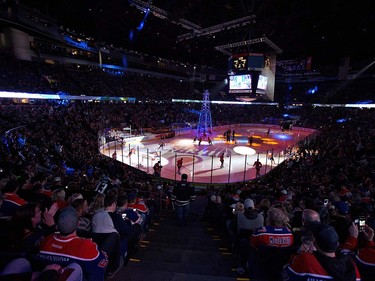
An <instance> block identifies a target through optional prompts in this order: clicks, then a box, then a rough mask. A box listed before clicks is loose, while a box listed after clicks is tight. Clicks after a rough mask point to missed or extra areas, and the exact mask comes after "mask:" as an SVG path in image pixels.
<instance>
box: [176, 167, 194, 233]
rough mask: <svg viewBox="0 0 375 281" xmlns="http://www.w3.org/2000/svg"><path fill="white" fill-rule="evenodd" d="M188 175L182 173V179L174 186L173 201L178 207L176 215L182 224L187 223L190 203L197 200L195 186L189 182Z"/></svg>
mask: <svg viewBox="0 0 375 281" xmlns="http://www.w3.org/2000/svg"><path fill="white" fill-rule="evenodd" d="M187 179H188V175H187V174H182V176H181V181H180V182H179V183H178V184H177V185H176V186H175V187H174V189H173V192H172V202H173V203H174V206H175V208H176V215H177V219H178V222H179V225H180V226H185V225H186V223H187V222H186V220H187V217H188V215H189V205H190V202H191V201H194V200H195V197H196V195H195V191H194V187H193V186H190V184H189V183H188V182H187Z"/></svg>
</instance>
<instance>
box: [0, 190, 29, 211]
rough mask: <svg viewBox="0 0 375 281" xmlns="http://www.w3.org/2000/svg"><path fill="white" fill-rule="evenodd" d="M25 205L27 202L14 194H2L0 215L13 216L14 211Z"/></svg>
mask: <svg viewBox="0 0 375 281" xmlns="http://www.w3.org/2000/svg"><path fill="white" fill-rule="evenodd" d="M25 204H27V201H25V200H24V199H22V198H21V197H19V196H18V195H17V194H16V193H12V192H6V193H4V202H3V205H2V206H1V213H2V214H3V215H4V216H13V215H14V213H15V212H16V210H17V209H18V208H19V207H21V206H23V205H25Z"/></svg>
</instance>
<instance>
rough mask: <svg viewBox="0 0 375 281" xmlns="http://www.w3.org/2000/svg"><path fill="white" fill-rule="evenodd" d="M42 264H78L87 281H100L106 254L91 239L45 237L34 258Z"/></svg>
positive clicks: (57, 235)
mask: <svg viewBox="0 0 375 281" xmlns="http://www.w3.org/2000/svg"><path fill="white" fill-rule="evenodd" d="M36 258H37V260H38V261H41V262H43V263H44V264H52V263H57V264H60V265H63V266H65V265H67V264H70V263H72V262H76V263H78V264H79V265H80V266H81V267H82V270H83V273H84V275H85V277H86V279H87V281H102V280H104V273H105V270H106V268H107V265H108V257H107V255H106V253H104V252H102V251H100V250H99V249H98V245H97V244H96V243H94V242H93V241H92V240H91V239H87V238H81V237H78V236H77V235H76V234H70V235H68V236H61V235H59V234H52V235H49V236H47V237H46V238H45V239H44V240H43V241H42V243H41V245H40V251H39V253H38V254H37V256H36Z"/></svg>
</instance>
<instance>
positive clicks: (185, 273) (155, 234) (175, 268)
mask: <svg viewBox="0 0 375 281" xmlns="http://www.w3.org/2000/svg"><path fill="white" fill-rule="evenodd" d="M205 203H206V199H205V197H203V196H197V199H196V201H194V202H193V203H192V204H191V212H190V216H189V222H188V225H187V226H185V227H180V226H178V224H177V220H176V218H175V214H174V213H173V212H172V211H164V212H162V213H161V215H160V218H159V219H158V220H157V221H156V222H155V223H154V225H153V226H152V227H151V229H150V230H149V232H148V233H147V235H146V238H145V239H144V241H143V242H142V243H141V245H140V248H139V250H138V251H137V253H136V254H135V255H134V257H132V258H131V260H130V261H129V263H128V264H127V266H125V267H124V268H123V269H121V270H120V271H119V272H118V273H117V274H116V275H115V276H114V278H113V279H110V280H114V281H120V280H121V281H122V280H124V281H125V280H126V281H140V280H147V281H152V280H155V281H156V280H157V281H164V280H168V281H180V280H186V281H203V280H204V281H210V280H212V281H213V280H215V281H229V280H237V278H236V276H237V274H236V271H235V270H234V268H235V264H234V258H233V256H232V254H231V252H230V251H229V249H228V247H227V242H226V239H221V237H220V235H218V234H217V233H216V232H215V230H214V229H212V228H210V227H209V226H208V225H206V224H205V222H204V219H203V215H204V208H205ZM242 280H248V279H247V278H244V279H242Z"/></svg>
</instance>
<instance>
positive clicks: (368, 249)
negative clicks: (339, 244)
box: [343, 217, 375, 281]
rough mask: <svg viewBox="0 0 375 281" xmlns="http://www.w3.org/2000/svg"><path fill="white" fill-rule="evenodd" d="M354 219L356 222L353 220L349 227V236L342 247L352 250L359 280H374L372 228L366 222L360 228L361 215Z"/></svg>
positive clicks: (374, 260) (374, 259) (374, 253)
mask: <svg viewBox="0 0 375 281" xmlns="http://www.w3.org/2000/svg"><path fill="white" fill-rule="evenodd" d="M356 220H357V223H356V222H353V223H352V224H351V225H350V227H349V236H348V238H347V240H346V242H345V244H344V245H343V248H344V249H346V250H350V251H352V254H353V256H354V260H355V262H356V264H357V266H358V270H359V272H360V274H361V280H362V281H370V280H375V244H374V230H373V229H372V228H371V227H370V226H368V225H367V224H366V223H365V224H364V225H363V226H362V227H361V229H362V230H360V224H363V217H362V218H361V219H360V218H358V219H356ZM356 220H355V221H356Z"/></svg>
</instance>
